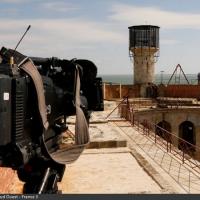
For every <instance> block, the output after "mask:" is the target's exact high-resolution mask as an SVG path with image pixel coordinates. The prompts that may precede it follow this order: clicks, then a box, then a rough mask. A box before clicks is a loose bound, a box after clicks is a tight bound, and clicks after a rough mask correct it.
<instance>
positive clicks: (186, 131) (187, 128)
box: [179, 121, 196, 150]
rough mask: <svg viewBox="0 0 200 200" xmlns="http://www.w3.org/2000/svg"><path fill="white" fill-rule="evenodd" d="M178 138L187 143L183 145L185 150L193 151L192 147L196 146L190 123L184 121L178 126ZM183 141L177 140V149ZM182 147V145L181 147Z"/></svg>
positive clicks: (193, 129)
mask: <svg viewBox="0 0 200 200" xmlns="http://www.w3.org/2000/svg"><path fill="white" fill-rule="evenodd" d="M179 137H180V138H181V139H183V140H184V141H187V142H188V143H186V144H184V145H185V147H186V148H188V149H190V150H195V148H194V147H193V146H192V145H196V135H195V127H194V124H193V123H192V122H190V121H184V122H182V123H181V124H180V125H179ZM184 141H182V140H179V148H182V147H181V145H182V143H184ZM182 146H183V145H182Z"/></svg>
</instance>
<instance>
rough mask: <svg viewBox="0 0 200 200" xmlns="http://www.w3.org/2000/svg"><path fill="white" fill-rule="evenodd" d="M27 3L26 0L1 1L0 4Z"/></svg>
mask: <svg viewBox="0 0 200 200" xmlns="http://www.w3.org/2000/svg"><path fill="white" fill-rule="evenodd" d="M23 2H27V0H1V3H23Z"/></svg>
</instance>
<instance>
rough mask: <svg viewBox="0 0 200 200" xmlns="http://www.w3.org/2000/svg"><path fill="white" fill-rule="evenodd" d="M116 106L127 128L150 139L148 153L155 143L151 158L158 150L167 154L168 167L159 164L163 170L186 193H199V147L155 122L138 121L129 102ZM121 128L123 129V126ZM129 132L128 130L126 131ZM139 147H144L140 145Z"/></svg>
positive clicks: (153, 157)
mask: <svg viewBox="0 0 200 200" xmlns="http://www.w3.org/2000/svg"><path fill="white" fill-rule="evenodd" d="M118 108H119V110H118V111H119V114H120V117H121V118H124V119H126V120H127V123H129V124H130V126H129V128H131V127H132V128H133V129H135V130H137V132H138V133H139V134H140V135H141V136H144V137H145V138H148V141H151V145H150V147H149V150H146V153H147V154H149V155H150V152H149V151H150V149H153V148H154V149H155V145H156V147H158V148H157V150H155V152H154V154H155V155H153V156H152V155H151V158H152V159H155V157H156V154H157V152H158V151H162V152H163V157H164V156H165V155H166V154H167V155H169V156H170V159H169V160H170V163H169V166H168V168H167V169H166V168H165V167H167V166H164V167H163V166H161V165H162V164H160V166H161V167H162V168H165V169H164V170H165V171H166V172H167V173H169V175H171V177H172V178H173V179H174V180H175V181H176V182H178V183H179V185H180V186H181V187H182V188H183V189H184V190H185V191H187V192H188V193H193V192H194V193H196V192H197V193H199V192H200V187H199V185H200V162H199V161H198V160H197V159H199V158H197V156H198V154H200V147H198V146H196V145H194V144H191V143H189V142H188V141H186V140H184V139H182V138H180V137H178V136H177V135H175V134H173V133H171V132H169V131H167V130H165V129H164V128H162V127H160V126H158V125H157V124H154V123H152V122H149V121H147V120H142V121H140V120H139V119H136V118H135V116H134V110H133V108H131V107H130V104H120V106H119V107H118ZM121 123H124V122H121ZM121 128H122V129H123V126H122V127H121ZM129 132H130V130H129V131H128V132H127V133H129ZM144 137H143V138H144ZM138 138H139V135H138ZM134 139H135V138H134ZM134 139H133V140H134ZM141 140H142V139H141ZM139 143H141V142H139ZM147 143H148V142H147ZM141 144H142V143H141ZM143 145H144V144H143ZM153 145H154V146H153ZM140 148H144V147H142V145H140ZM157 156H158V155H157ZM162 159H163V158H162ZM161 163H162V161H161ZM172 163H176V166H177V167H176V170H177V172H176V173H177V176H176V177H175V176H174V174H173V170H174V168H173V164H172ZM174 173H175V172H174Z"/></svg>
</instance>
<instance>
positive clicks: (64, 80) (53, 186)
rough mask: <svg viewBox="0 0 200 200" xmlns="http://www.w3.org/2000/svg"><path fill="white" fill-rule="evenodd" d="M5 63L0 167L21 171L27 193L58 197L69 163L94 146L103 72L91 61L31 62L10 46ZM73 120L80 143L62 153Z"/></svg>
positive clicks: (1, 66)
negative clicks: (93, 121)
mask: <svg viewBox="0 0 200 200" xmlns="http://www.w3.org/2000/svg"><path fill="white" fill-rule="evenodd" d="M0 58H1V61H0V121H1V124H0V166H1V167H10V168H12V169H14V170H17V173H18V177H19V179H20V180H22V181H24V182H25V184H24V193H57V192H58V187H57V182H58V181H61V179H62V176H63V173H64V170H65V164H67V163H69V162H71V161H74V160H75V159H77V158H78V156H79V155H80V153H81V152H82V150H83V148H84V147H85V145H86V144H87V143H88V142H89V136H88V125H89V117H90V112H91V111H102V110H103V97H102V79H101V78H97V77H96V76H97V67H96V66H95V64H94V63H93V62H91V61H89V60H77V59H73V60H64V59H58V58H54V57H52V58H39V57H27V56H24V55H22V54H21V53H19V52H17V51H15V50H11V49H6V48H4V47H3V48H2V49H1V50H0ZM13 60H14V62H13ZM71 115H76V122H75V133H74V134H73V133H71V132H70V137H74V138H73V141H74V143H73V144H70V145H71V146H70V145H68V144H67V145H66V148H60V142H61V140H62V137H63V133H64V132H68V126H67V121H66V118H67V117H68V116H71ZM65 134H66V133H65ZM67 137H68V135H67V136H66V138H67Z"/></svg>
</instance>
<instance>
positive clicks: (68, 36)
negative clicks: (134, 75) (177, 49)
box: [0, 19, 127, 55]
mask: <svg viewBox="0 0 200 200" xmlns="http://www.w3.org/2000/svg"><path fill="white" fill-rule="evenodd" d="M29 23H30V24H31V26H32V27H31V29H30V30H29V32H28V33H27V36H26V37H25V38H24V41H23V42H22V44H21V45H20V46H19V50H20V49H26V51H27V50H28V52H29V54H30V53H33V54H35V53H37V55H40V54H41V55H56V54H60V55H61V54H63V55H64V54H65V52H70V49H71V50H72V49H73V50H77V49H79V51H82V52H83V51H84V50H83V49H84V48H87V49H90V50H91V49H93V51H96V52H98V51H100V49H98V46H100V45H102V44H105V45H111V44H122V43H124V41H125V40H126V37H127V36H125V38H124V35H123V34H121V33H118V32H114V31H113V30H112V29H111V28H110V27H108V26H107V25H106V24H104V23H95V22H92V21H89V20H81V19H31V20H30V19H27V20H25V19H24V20H9V19H6V20H5V19H4V20H3V19H0V27H3V30H2V31H1V32H0V38H1V40H0V45H1V46H7V47H9V48H14V46H15V45H16V43H17V42H18V40H19V39H20V37H21V35H22V34H23V32H24V31H25V30H26V28H27V26H28V25H29ZM91 51H92V50H91Z"/></svg>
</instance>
